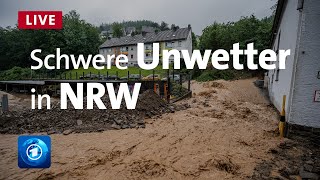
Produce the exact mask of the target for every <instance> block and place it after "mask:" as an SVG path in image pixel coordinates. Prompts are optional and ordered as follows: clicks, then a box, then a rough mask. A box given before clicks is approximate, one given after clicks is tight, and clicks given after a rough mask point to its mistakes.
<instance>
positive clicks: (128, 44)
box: [99, 25, 192, 66]
mask: <svg viewBox="0 0 320 180" xmlns="http://www.w3.org/2000/svg"><path fill="white" fill-rule="evenodd" d="M191 32H192V31H191V26H190V25H189V27H187V28H180V29H176V30H166V31H160V32H149V33H146V32H144V33H143V34H138V35H135V36H125V37H121V38H112V39H108V40H107V41H106V42H104V43H103V44H102V45H101V46H100V47H99V53H100V54H102V55H103V56H104V57H105V58H106V59H107V55H112V54H115V55H116V56H117V55H119V54H123V55H126V56H127V57H128V61H129V62H128V64H127V65H128V66H137V65H138V61H137V44H138V43H144V45H145V50H144V54H145V58H144V60H145V62H146V64H151V63H152V60H153V57H152V56H153V51H152V50H153V48H152V45H153V43H159V46H160V49H159V50H160V54H159V56H160V59H161V57H162V50H170V49H177V50H179V51H181V50H188V51H189V54H191V53H192V35H191ZM170 61H173V57H171V58H170Z"/></svg>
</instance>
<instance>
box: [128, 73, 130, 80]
mask: <svg viewBox="0 0 320 180" xmlns="http://www.w3.org/2000/svg"><path fill="white" fill-rule="evenodd" d="M129 78H130V72H129V71H128V81H129Z"/></svg>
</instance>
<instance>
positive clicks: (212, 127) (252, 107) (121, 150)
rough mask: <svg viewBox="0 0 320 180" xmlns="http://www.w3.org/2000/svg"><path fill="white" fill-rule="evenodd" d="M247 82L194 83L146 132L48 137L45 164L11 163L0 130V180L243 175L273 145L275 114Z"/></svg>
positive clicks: (10, 139) (11, 140) (11, 144)
mask: <svg viewBox="0 0 320 180" xmlns="http://www.w3.org/2000/svg"><path fill="white" fill-rule="evenodd" d="M252 82H253V79H248V80H238V81H232V82H226V81H216V82H214V83H213V82H209V83H197V82H193V83H192V88H193V90H194V95H195V96H194V97H193V98H191V99H189V100H185V101H182V102H179V103H180V104H185V103H187V104H189V105H190V106H191V108H189V109H186V110H183V111H178V112H175V113H170V114H165V115H162V116H161V117H157V118H154V119H148V120H146V122H147V124H146V128H145V129H141V128H139V129H125V130H114V131H105V132H101V133H83V134H70V135H68V136H64V135H60V134H54V135H51V138H52V164H51V168H49V169H44V170H32V169H28V170H25V169H19V168H18V167H17V147H16V141H17V135H1V138H0V154H1V159H0V163H1V165H0V172H1V173H0V179H50V178H53V179H70V178H75V179H88V178H90V179H247V178H250V177H251V176H252V174H253V173H254V169H255V167H256V166H257V165H258V164H260V163H261V162H263V160H269V159H271V158H272V154H270V153H268V152H269V150H270V149H273V148H275V147H276V146H278V145H279V142H280V141H279V138H278V137H275V135H274V133H273V131H274V129H275V128H276V122H277V114H276V112H275V111H274V110H273V108H272V107H270V106H268V104H269V103H268V102H267V101H266V100H265V98H264V97H263V96H262V95H261V93H260V92H259V89H257V88H256V87H255V86H254V85H253V83H252Z"/></svg>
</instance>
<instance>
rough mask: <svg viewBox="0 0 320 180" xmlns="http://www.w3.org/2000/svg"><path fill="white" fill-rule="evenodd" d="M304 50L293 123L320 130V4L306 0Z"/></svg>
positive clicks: (300, 53) (303, 29)
mask: <svg viewBox="0 0 320 180" xmlns="http://www.w3.org/2000/svg"><path fill="white" fill-rule="evenodd" d="M299 44H300V46H299V49H298V50H297V57H298V61H297V71H296V78H295V83H294V89H293V98H292V107H291V112H290V118H289V122H290V123H293V124H299V125H303V126H309V127H316V128H320V102H314V95H315V91H316V90H320V79H318V78H317V74H318V72H319V71H320V1H319V0H305V1H304V8H303V10H302V19H301V38H300V43H299Z"/></svg>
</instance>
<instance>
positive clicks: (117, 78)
mask: <svg viewBox="0 0 320 180" xmlns="http://www.w3.org/2000/svg"><path fill="white" fill-rule="evenodd" d="M118 75H119V74H118V71H117V72H116V76H117V79H119V76H118Z"/></svg>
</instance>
